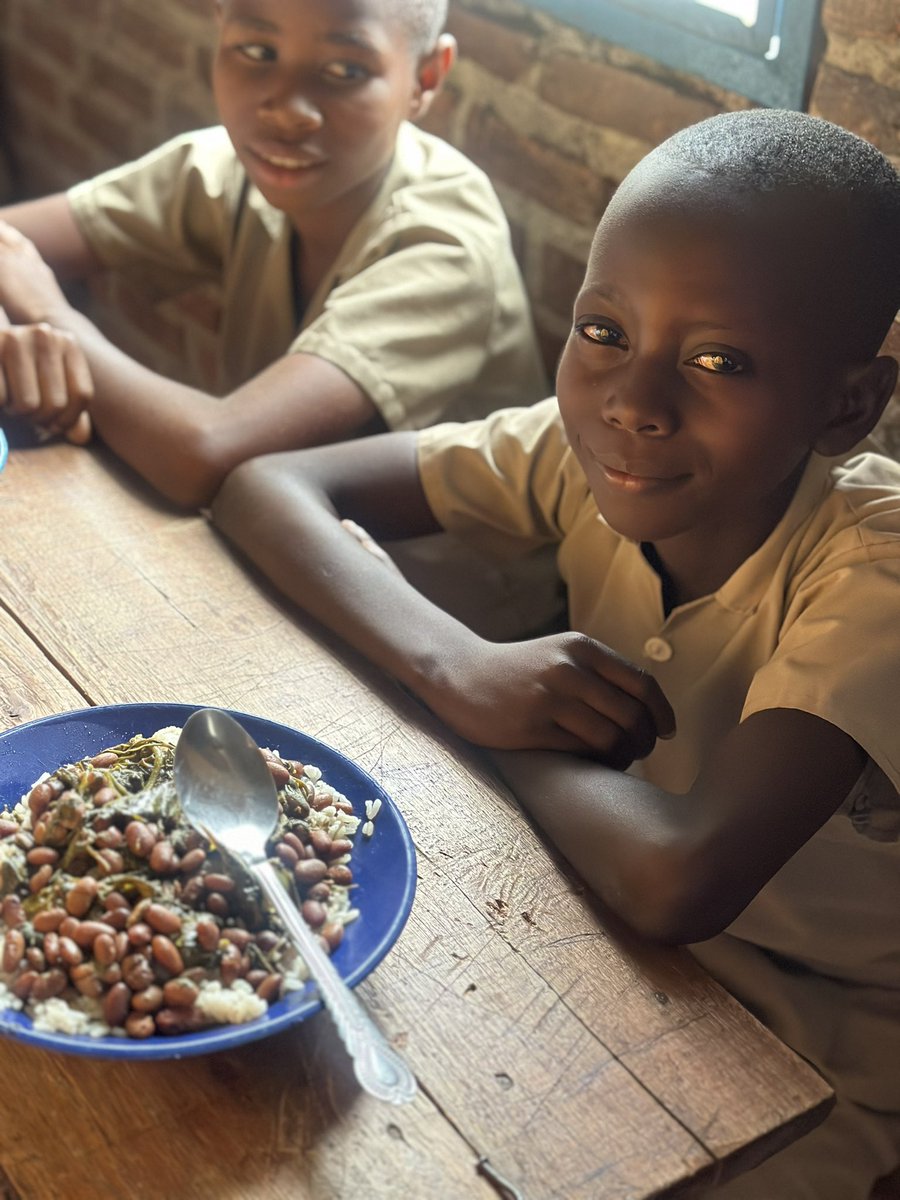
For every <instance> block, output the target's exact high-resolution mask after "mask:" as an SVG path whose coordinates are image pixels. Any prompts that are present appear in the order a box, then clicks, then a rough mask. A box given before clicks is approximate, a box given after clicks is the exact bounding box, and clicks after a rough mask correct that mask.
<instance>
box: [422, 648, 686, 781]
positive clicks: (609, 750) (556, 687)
mask: <svg viewBox="0 0 900 1200" xmlns="http://www.w3.org/2000/svg"><path fill="white" fill-rule="evenodd" d="M451 670H452V677H451V682H450V687H449V688H448V687H447V686H446V681H445V682H444V684H443V685H442V686H438V687H436V688H435V693H436V694H432V693H431V691H430V689H429V694H427V695H425V696H423V698H424V699H425V700H426V702H427V703H428V704H429V706H430V707H431V708H432V709H433V711H434V712H435V713H436V714H437V715H438V716H440V717H441V718H442V719H443V720H445V721H446V722H447V723H448V724H449V725H450V726H451V727H452V728H453V729H455V730H456V732H457V733H460V734H462V736H463V737H466V738H468V739H469V740H470V741H472V742H475V743H477V744H478V745H482V746H489V747H491V748H493V749H504V750H525V749H527V750H561V751H566V752H569V753H574V754H581V755H587V756H590V757H591V758H595V759H599V760H600V761H601V762H604V763H606V764H607V765H608V766H611V767H615V768H617V769H619V770H624V769H625V768H626V767H628V766H629V765H630V764H631V763H632V762H633V761H634V760H635V759H638V758H644V757H646V755H648V754H649V753H650V751H651V750H652V749H653V746H654V744H655V742H656V739H657V738H659V737H662V738H668V737H672V736H673V734H674V732H675V716H674V713H673V712H672V709H671V706H670V705H669V702H668V700H666V698H665V696H664V695H663V692H662V689H661V688H660V686H659V684H658V683H657V682H656V680H655V679H653V677H652V676H651V675H648V674H647V673H646V672H644V671H641V670H639V669H638V668H637V667H635V666H632V665H631V664H630V663H628V662H626V661H625V660H624V659H622V658H620V657H619V656H618V655H616V654H615V653H614V652H613V651H612V650H610V649H609V648H608V647H606V646H603V645H601V644H600V643H599V642H595V641H594V640H593V639H592V638H589V637H586V636H583V635H581V634H577V633H565V634H554V635H553V636H551V637H544V638H538V639H535V640H534V641H529V642H513V643H507V644H496V643H486V642H479V645H478V649H477V651H476V653H474V654H473V655H472V656H471V658H468V657H467V659H466V661H465V662H464V663H460V662H459V661H458V660H457V661H456V662H454V663H453V664H452V665H451Z"/></svg>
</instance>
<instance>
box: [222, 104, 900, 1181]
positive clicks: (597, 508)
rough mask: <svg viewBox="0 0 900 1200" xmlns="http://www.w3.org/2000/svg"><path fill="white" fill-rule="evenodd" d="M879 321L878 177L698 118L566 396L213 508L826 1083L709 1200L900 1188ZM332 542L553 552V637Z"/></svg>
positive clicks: (887, 186)
mask: <svg viewBox="0 0 900 1200" xmlns="http://www.w3.org/2000/svg"><path fill="white" fill-rule="evenodd" d="M898 303H900V177H898V175H897V173H896V171H895V170H894V169H893V167H892V166H891V165H890V163H889V162H888V161H887V160H886V159H885V158H884V156H883V155H881V154H880V153H879V152H878V151H877V150H875V148H874V147H872V146H871V145H869V144H868V143H866V142H864V141H863V140H862V139H860V138H857V137H855V136H854V135H852V134H850V133H848V132H847V131H845V130H842V129H840V128H838V127H837V126H834V125H831V124H830V123H828V122H825V121H821V120H818V119H816V118H813V117H809V116H806V115H803V114H799V113H792V112H777V111H775V112H768V111H763V110H755V111H747V112H737V113H730V114H725V115H722V116H719V117H714V118H712V119H711V120H709V121H705V122H702V123H700V124H699V125H696V126H692V127H691V128H689V129H686V130H683V131H681V132H680V133H679V134H676V135H675V136H674V137H672V138H670V139H669V140H668V141H666V142H664V143H663V144H662V145H661V146H659V147H658V148H657V149H656V150H654V151H653V152H652V153H651V154H650V155H648V156H647V157H646V158H645V159H644V160H643V161H642V162H641V163H640V164H639V165H638V166H637V167H636V168H635V170H634V171H633V172H632V173H631V174H630V175H629V176H628V178H627V179H626V180H625V182H624V183H623V184H622V186H621V187H620V188H619V189H618V191H617V193H616V195H615V197H614V198H613V200H612V202H611V203H610V205H609V207H608V209H607V211H606V213H605V214H604V216H603V219H602V220H601V222H600V225H599V228H598V230H597V233H596V236H595V239H594V243H593V247H592V252H591V256H590V260H589V263H588V268H587V274H586V278H585V283H584V286H583V289H582V291H581V293H580V295H579V296H578V298H577V300H576V304H575V318H574V323H573V328H572V331H571V333H570V336H569V340H568V342H567V345H566V349H565V351H564V354H563V358H562V361H561V364H560V368H559V374H558V380H557V384H558V403H557V400H554V399H551V400H548V401H546V402H544V403H541V404H538V405H535V406H533V407H531V408H524V409H510V410H506V411H503V412H498V413H495V414H493V415H491V416H489V417H487V418H486V419H484V420H482V421H475V422H471V423H467V424H450V425H443V426H440V427H438V428H436V429H431V430H426V431H423V432H422V433H420V434H418V435H415V434H402V433H398V434H392V435H389V436H387V437H384V438H379V439H376V440H374V441H371V442H367V443H366V444H365V447H364V453H363V454H362V455H357V456H355V457H351V456H350V455H349V454H348V451H347V449H346V448H345V447H343V446H330V447H323V448H320V449H319V450H313V451H304V452H300V453H298V454H295V455H277V456H271V457H269V458H266V459H261V460H258V461H256V462H252V463H247V464H245V465H244V466H242V467H241V468H239V469H238V470H237V471H236V472H235V473H234V474H233V475H232V476H231V477H230V479H229V480H228V481H227V482H226V484H225V487H224V488H223V490H222V492H221V494H220V496H219V497H218V499H217V500H216V502H215V503H214V506H213V517H214V520H215V521H216V522H217V524H218V525H219V526H220V527H221V528H222V530H223V531H224V532H225V533H226V534H227V536H229V537H230V538H231V539H233V541H234V542H235V543H236V544H237V545H238V546H239V547H240V549H241V550H242V551H244V553H246V554H247V555H248V556H249V558H250V559H251V560H252V561H253V562H254V563H256V564H257V565H258V566H259V567H260V568H261V569H262V570H263V571H264V572H265V573H266V574H267V575H269V576H270V577H271V578H272V580H273V581H274V582H275V583H276V584H277V585H278V586H279V587H280V588H281V589H282V590H283V591H284V592H285V593H286V594H287V595H288V596H289V597H291V598H292V599H293V600H294V601H295V602H296V603H297V604H298V605H301V606H302V607H303V608H304V609H305V610H307V611H308V612H309V613H311V614H312V615H313V616H314V617H315V618H317V619H318V620H319V621H321V622H323V623H324V624H325V625H327V626H328V627H330V628H331V629H332V630H334V631H335V632H337V633H338V634H339V635H341V636H342V637H344V638H345V639H346V640H347V641H349V642H350V643H352V644H353V645H354V646H355V647H356V648H357V649H359V650H361V651H362V652H364V653H365V654H367V655H368V656H369V657H370V658H371V659H372V660H373V661H374V662H375V663H376V664H378V665H380V666H381V667H382V668H383V669H385V670H386V671H388V672H390V673H391V674H392V675H393V676H395V677H396V678H397V679H398V680H399V681H400V682H401V683H403V684H404V685H405V686H406V688H408V689H409V690H410V691H411V692H413V693H414V694H416V695H417V696H418V697H420V698H421V699H422V700H423V701H424V702H425V703H426V704H427V705H428V706H429V707H430V708H431V709H432V711H433V712H434V713H435V714H436V715H437V716H438V717H439V718H441V719H442V720H444V721H445V722H446V723H447V724H448V725H449V726H450V727H451V728H452V729H453V730H455V731H456V732H457V733H459V734H461V735H463V736H464V737H466V738H468V739H470V740H471V741H472V742H474V743H476V744H478V745H481V746H484V747H486V748H488V749H489V750H490V751H491V753H492V757H493V760H494V762H495V763H496V765H497V767H498V769H499V770H500V772H501V773H502V774H503V776H504V777H505V779H506V780H507V782H508V783H509V784H510V786H511V787H512V789H513V791H514V792H515V794H516V795H517V797H518V798H519V800H520V801H521V803H522V804H523V806H524V807H525V808H526V809H527V810H528V812H529V813H530V814H531V815H532V817H533V818H534V819H535V821H536V822H537V823H538V824H539V825H541V826H542V827H543V828H544V830H545V831H546V833H547V834H548V835H549V837H550V838H551V839H552V840H553V841H554V842H555V843H556V844H557V845H558V846H559V848H560V849H561V850H562V852H563V853H564V854H565V855H566V856H567V857H568V858H569V859H570V861H571V862H572V864H573V865H574V867H575V868H576V869H577V870H578V871H579V872H580V873H581V874H582V876H583V878H584V879H585V881H586V882H587V883H588V885H589V886H590V887H592V888H593V889H594V890H595V891H596V892H597V894H598V895H599V896H600V897H601V898H602V900H603V901H604V902H605V903H606V904H608V905H609V906H610V907H611V908H612V909H613V910H614V911H616V912H617V913H619V914H620V915H621V916H622V917H623V918H624V919H625V920H626V921H628V922H629V923H630V924H631V925H632V926H633V927H634V928H635V929H636V930H637V931H638V932H640V933H642V934H644V935H645V936H647V937H649V938H652V939H657V940H662V941H666V942H674V943H683V944H688V945H690V947H691V949H692V951H693V953H694V954H695V955H696V956H697V958H698V959H699V960H700V961H701V962H702V963H703V964H704V965H705V966H706V967H707V968H708V970H709V971H710V972H711V973H712V974H713V975H714V976H716V977H717V978H718V979H719V980H720V981H721V982H722V983H723V984H724V985H725V986H726V987H728V988H729V990H731V991H732V992H733V993H734V994H735V995H736V996H737V997H738V998H739V999H740V1000H742V1001H743V1002H744V1003H745V1004H746V1005H747V1006H748V1007H749V1008H750V1009H751V1010H753V1011H754V1012H755V1013H756V1014H757V1015H758V1016H760V1017H761V1019H763V1020H764V1021H765V1022H766V1023H767V1024H768V1025H769V1026H770V1027H771V1028H772V1029H773V1030H774V1031H775V1032H776V1033H777V1034H779V1035H780V1036H781V1037H782V1038H783V1039H784V1040H785V1041H787V1042H788V1043H789V1044H790V1045H792V1046H793V1047H794V1048H795V1049H796V1050H797V1051H798V1052H799V1053H800V1054H802V1055H803V1056H804V1057H806V1058H807V1059H808V1060H809V1061H811V1062H812V1063H814V1064H815V1065H816V1066H817V1067H818V1068H819V1070H821V1071H822V1073H823V1074H824V1075H825V1076H826V1078H828V1079H829V1081H830V1082H831V1083H832V1085H833V1086H834V1087H835V1090H836V1092H837V1103H836V1105H835V1108H834V1109H833V1111H832V1112H831V1114H830V1115H829V1116H828V1117H827V1118H826V1120H825V1121H824V1122H823V1123H822V1124H821V1125H820V1126H819V1127H818V1128H817V1129H816V1130H814V1131H813V1132H812V1133H810V1134H809V1135H807V1136H806V1137H804V1138H802V1139H800V1140H799V1141H797V1142H796V1143H794V1144H793V1145H792V1146H791V1147H789V1148H788V1149H786V1150H785V1151H783V1152H781V1153H780V1154H777V1155H775V1156H774V1157H773V1158H771V1159H770V1160H769V1161H768V1162H766V1163H764V1164H763V1165H761V1166H760V1167H758V1168H757V1169H756V1170H754V1171H751V1172H749V1173H747V1174H746V1175H745V1176H742V1177H741V1178H739V1179H737V1180H735V1181H733V1182H731V1183H728V1184H726V1185H724V1186H723V1187H722V1188H721V1189H720V1190H719V1191H717V1192H716V1195H717V1196H719V1195H721V1197H722V1198H723V1200H724V1197H726V1196H727V1197H729V1200H737V1198H738V1197H740V1198H743V1200H763V1198H766V1200H768V1198H769V1197H772V1198H776V1197H777V1200H867V1198H868V1196H869V1193H870V1191H871V1189H872V1185H873V1183H874V1181H875V1180H876V1179H877V1178H878V1177H879V1176H881V1175H882V1174H887V1173H888V1172H889V1171H891V1170H892V1169H893V1168H894V1167H895V1166H896V1165H897V1164H898V1163H900V1021H898V1014H900V927H898V921H897V914H898V912H900V794H898V790H900V759H898V754H897V745H898V741H897V725H898V709H900V705H898V697H900V639H898V637H897V629H898V627H900V466H898V465H897V464H896V463H894V462H892V461H890V460H888V459H886V458H882V457H880V456H879V455H875V454H862V455H859V456H856V457H853V458H852V459H850V460H849V461H848V462H846V463H842V462H840V461H839V459H840V458H841V456H846V455H847V454H848V452H849V451H850V450H851V449H852V448H853V447H854V446H856V445H857V444H858V443H859V442H860V441H861V439H862V438H864V437H865V436H866V435H867V434H868V433H869V431H870V430H871V429H872V427H873V426H874V424H875V422H876V421H877V420H878V417H879V415H880V413H881V411H882V410H883V408H884V406H885V404H886V403H887V400H888V398H889V397H890V395H891V393H892V391H893V388H894V385H895V383H896V379H897V363H896V362H895V360H894V359H893V358H890V357H887V356H885V355H882V354H880V353H879V350H880V347H881V345H882V342H883V340H884V337H885V335H886V333H887V331H888V329H889V327H890V324H891V321H892V320H893V318H894V316H895V314H896V312H897V308H898ZM342 519H343V520H349V521H350V522H359V523H360V525H363V524H364V525H365V526H366V527H367V529H368V532H369V533H370V534H371V535H373V536H374V537H375V538H376V539H378V540H389V539H392V538H394V537H398V536H408V535H410V534H411V533H425V532H428V531H430V530H434V529H437V528H442V529H448V530H452V531H453V532H455V533H456V534H458V535H460V536H461V537H464V538H466V539H469V540H471V541H472V542H474V543H476V544H477V545H479V546H482V547H489V548H491V549H492V550H493V551H494V552H496V553H498V554H506V555H509V556H516V555H520V554H523V553H525V552H528V551H531V550H532V549H533V548H534V547H535V546H540V545H547V544H552V545H554V546H556V547H557V562H558V567H559V572H560V575H561V577H562V579H563V580H564V582H565V584H566V586H567V589H568V606H569V618H570V627H571V632H569V633H564V634H559V635H554V636H549V637H542V638H537V639H534V640H531V641H519V642H509V643H494V642H490V641H487V640H485V639H483V638H479V637H477V636H476V635H475V634H474V633H473V632H472V631H471V630H469V629H467V628H466V627H464V626H463V625H461V624H460V623H458V622H457V621H455V620H454V619H453V618H452V617H450V616H449V615H448V614H446V613H445V612H442V611H441V610H439V609H438V608H436V607H435V606H434V605H432V604H430V603H429V602H428V601H427V600H426V599H425V598H424V597H422V596H421V595H419V594H417V593H416V592H415V591H414V590H413V589H412V588H411V587H410V586H409V584H407V583H406V582H405V581H404V580H403V579H402V578H401V577H400V575H399V574H398V573H396V572H394V571H391V570H388V569H386V568H385V566H384V565H383V564H381V563H379V562H378V560H377V557H376V556H375V555H373V554H370V553H366V549H365V547H366V542H365V539H364V537H362V536H361V535H360V534H359V533H358V531H356V536H352V535H353V534H354V532H355V530H354V526H353V525H352V524H351V525H350V527H349V531H347V530H345V533H344V536H343V538H342V537H340V536H338V528H337V527H338V522H339V521H341V520H342ZM310 563H314V564H315V570H311V569H310V567H309V564H310Z"/></svg>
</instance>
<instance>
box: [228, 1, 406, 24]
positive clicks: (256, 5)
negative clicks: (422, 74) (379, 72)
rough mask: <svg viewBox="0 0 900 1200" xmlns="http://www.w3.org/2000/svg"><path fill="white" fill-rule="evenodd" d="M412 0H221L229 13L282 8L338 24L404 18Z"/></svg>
mask: <svg viewBox="0 0 900 1200" xmlns="http://www.w3.org/2000/svg"><path fill="white" fill-rule="evenodd" d="M409 2H410V0H217V6H218V7H219V8H220V9H221V10H222V11H223V12H225V13H231V14H237V15H241V16H259V17H261V18H264V17H265V15H266V13H267V12H268V13H270V14H277V13H278V12H284V13H291V12H298V11H299V12H308V13H316V14H321V15H322V16H323V17H326V18H328V19H330V20H331V21H333V22H334V23H335V24H338V23H340V24H345V23H361V24H364V23H366V22H379V23H386V22H394V21H396V20H397V19H398V18H401V17H402V16H403V14H404V13H405V11H406V6H407V4H408V3H409Z"/></svg>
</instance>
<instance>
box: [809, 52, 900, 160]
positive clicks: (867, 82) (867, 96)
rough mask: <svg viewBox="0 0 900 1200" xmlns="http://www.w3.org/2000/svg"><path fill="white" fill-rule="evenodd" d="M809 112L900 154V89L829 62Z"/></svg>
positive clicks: (817, 86)
mask: <svg viewBox="0 0 900 1200" xmlns="http://www.w3.org/2000/svg"><path fill="white" fill-rule="evenodd" d="M810 112H812V113H815V114H816V116H820V117H825V118H826V119H827V120H829V121H834V122H835V123H836V124H838V125H844V126H846V128H847V129H850V130H852V131H853V132H854V133H857V134H859V136H860V137H864V138H866V139H867V140H868V141H870V142H873V143H874V144H875V145H876V146H877V147H878V149H879V150H881V151H883V152H884V153H885V154H893V155H897V154H900V90H898V89H895V88H888V87H885V86H884V85H883V84H880V83H876V82H875V81H874V80H873V79H869V78H867V77H866V76H864V75H851V74H850V73H849V72H848V71H842V70H840V69H839V68H838V67H833V66H831V65H830V64H829V63H824V64H823V65H822V67H821V69H820V71H819V75H818V78H817V80H816V85H815V87H814V89H813V94H812V97H811V100H810Z"/></svg>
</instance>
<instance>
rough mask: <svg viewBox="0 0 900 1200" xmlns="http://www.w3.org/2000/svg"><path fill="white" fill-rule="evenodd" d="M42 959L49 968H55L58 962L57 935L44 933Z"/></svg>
mask: <svg viewBox="0 0 900 1200" xmlns="http://www.w3.org/2000/svg"><path fill="white" fill-rule="evenodd" d="M44 958H46V960H47V962H48V963H49V964H50V966H51V967H55V966H56V964H57V963H58V962H59V934H58V933H45V934H44Z"/></svg>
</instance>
